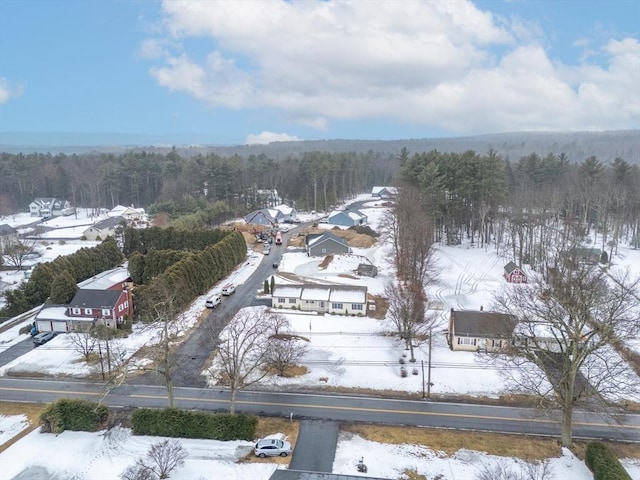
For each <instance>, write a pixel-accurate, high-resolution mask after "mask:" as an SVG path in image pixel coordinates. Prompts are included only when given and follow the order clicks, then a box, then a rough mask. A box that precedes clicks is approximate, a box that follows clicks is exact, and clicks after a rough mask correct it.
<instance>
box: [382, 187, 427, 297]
mask: <svg viewBox="0 0 640 480" xmlns="http://www.w3.org/2000/svg"><path fill="white" fill-rule="evenodd" d="M382 233H383V238H384V239H386V240H387V241H389V242H390V243H391V245H392V246H393V256H394V263H395V267H396V270H397V273H398V278H399V279H400V280H401V281H406V282H410V283H417V284H421V285H424V284H425V283H427V282H429V281H432V280H433V279H434V277H435V269H434V264H433V258H432V248H431V247H432V246H433V237H434V228H433V219H432V218H431V217H430V216H429V215H428V214H427V213H426V210H425V208H424V207H423V205H422V198H421V196H420V193H419V190H418V189H417V188H416V187H409V186H407V187H402V188H400V189H399V194H398V198H397V201H396V203H395V207H394V208H393V210H390V211H389V213H388V215H387V217H386V218H385V221H384V222H383V226H382Z"/></svg>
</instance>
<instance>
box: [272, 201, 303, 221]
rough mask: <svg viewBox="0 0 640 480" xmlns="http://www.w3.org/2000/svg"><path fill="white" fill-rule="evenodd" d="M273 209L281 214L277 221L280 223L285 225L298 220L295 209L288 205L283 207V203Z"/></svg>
mask: <svg viewBox="0 0 640 480" xmlns="http://www.w3.org/2000/svg"><path fill="white" fill-rule="evenodd" d="M273 209H274V210H278V211H279V212H280V213H281V214H282V216H281V217H280V218H279V219H278V221H280V222H284V223H287V222H291V221H293V220H296V219H297V218H298V212H297V211H296V209H295V208H293V207H290V206H289V205H285V204H284V203H283V204H280V205H276V206H275V207H273Z"/></svg>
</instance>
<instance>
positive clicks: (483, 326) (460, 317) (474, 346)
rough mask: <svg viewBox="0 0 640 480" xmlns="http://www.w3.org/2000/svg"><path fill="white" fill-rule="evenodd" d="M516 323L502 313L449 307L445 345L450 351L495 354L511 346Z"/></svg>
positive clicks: (509, 316) (516, 321) (512, 318)
mask: <svg viewBox="0 0 640 480" xmlns="http://www.w3.org/2000/svg"><path fill="white" fill-rule="evenodd" d="M517 323H518V320H517V319H516V317H514V316H513V315H509V314H506V313H498V312H485V311H484V310H458V311H456V310H454V309H453V308H452V309H451V313H450V315H449V331H448V332H447V343H448V344H449V348H450V349H451V350H462V351H467V352H479V351H487V352H495V351H498V350H500V349H502V348H506V347H508V346H509V345H511V341H512V339H513V331H514V329H515V327H516V325H517Z"/></svg>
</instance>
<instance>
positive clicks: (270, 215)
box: [244, 208, 284, 227]
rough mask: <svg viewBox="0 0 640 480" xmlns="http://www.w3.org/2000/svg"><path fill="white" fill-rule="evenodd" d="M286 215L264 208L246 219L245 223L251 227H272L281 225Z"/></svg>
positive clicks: (273, 209)
mask: <svg viewBox="0 0 640 480" xmlns="http://www.w3.org/2000/svg"><path fill="white" fill-rule="evenodd" d="M283 219H284V215H283V214H282V213H281V212H280V210H276V209H275V208H262V209H260V210H255V211H253V212H251V213H250V214H248V215H246V216H245V217H244V221H245V222H247V223H248V224H251V225H262V226H267V227H272V226H274V225H276V224H278V223H280V222H281V221H282V220H283Z"/></svg>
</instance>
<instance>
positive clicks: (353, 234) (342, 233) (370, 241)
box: [288, 227, 376, 248]
mask: <svg viewBox="0 0 640 480" xmlns="http://www.w3.org/2000/svg"><path fill="white" fill-rule="evenodd" d="M326 231H327V230H326V229H322V228H314V227H310V228H305V229H304V230H303V231H302V233H300V234H299V235H298V236H297V237H291V238H290V239H289V242H288V246H290V247H297V248H302V247H304V246H305V244H306V243H305V237H306V235H308V234H313V233H325V232H326ZM330 231H331V233H333V234H334V235H335V236H337V237H340V238H343V239H344V240H346V241H347V243H348V244H349V246H350V247H357V248H370V247H372V246H373V245H374V244H375V243H376V238H375V237H374V236H372V235H367V234H366V233H358V232H357V231H356V230H351V229H349V230H342V229H341V228H339V227H335V228H333V229H331V230H330Z"/></svg>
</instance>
